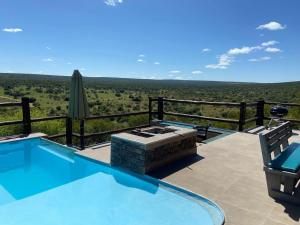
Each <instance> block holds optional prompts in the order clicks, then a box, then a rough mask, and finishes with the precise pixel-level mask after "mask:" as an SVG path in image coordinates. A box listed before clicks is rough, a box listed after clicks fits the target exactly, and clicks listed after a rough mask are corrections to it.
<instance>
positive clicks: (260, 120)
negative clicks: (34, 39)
mask: <svg viewBox="0 0 300 225" xmlns="http://www.w3.org/2000/svg"><path fill="white" fill-rule="evenodd" d="M153 102H156V104H157V110H156V111H153ZM166 102H171V103H178V104H193V105H211V106H215V107H218V106H223V107H234V108H237V109H238V110H239V117H238V119H229V118H219V117H209V116H203V115H195V114H184V113H180V112H171V111H165V106H164V105H165V103H166ZM278 104H280V105H283V106H289V107H300V104H296V103H279V102H265V101H263V100H260V101H257V102H253V103H246V102H240V103H236V102H208V101H194V100H178V99H168V98H163V97H158V98H151V97H149V104H148V111H141V112H132V113H122V114H114V115H98V116H90V117H87V118H85V119H84V120H80V121H79V123H80V126H79V133H75V132H73V121H72V119H71V118H68V117H67V116H51V117H43V118H31V115H30V99H29V98H26V97H24V98H22V101H21V102H4V103H0V108H1V107H21V108H22V116H23V118H22V120H15V121H2V122H0V126H9V125H22V126H23V134H24V135H28V134H30V133H31V132H32V129H31V125H32V123H35V122H42V121H51V120H65V124H66V126H65V127H66V131H65V133H61V134H55V135H51V136H49V139H55V138H60V137H65V138H66V144H67V145H69V146H72V145H73V138H74V137H75V138H78V139H79V148H80V149H84V148H85V147H86V144H85V140H86V139H88V138H92V137H101V136H104V135H110V134H114V133H118V132H123V131H127V130H132V129H135V128H142V127H147V126H149V124H150V123H151V121H152V119H153V117H154V116H156V117H157V119H159V120H163V119H164V117H165V115H167V116H176V117H182V118H192V119H200V120H208V121H217V122H224V123H231V124H236V125H237V126H238V130H239V131H243V130H244V128H245V125H246V124H248V123H251V122H255V123H256V125H257V126H263V125H264V120H269V119H270V117H267V116H265V105H278ZM249 107H252V108H253V107H254V108H256V114H255V115H253V116H252V117H250V118H246V111H247V108H249ZM137 115H148V122H147V123H146V124H142V125H139V126H134V127H127V128H122V129H116V130H110V131H103V132H96V133H85V121H89V120H101V119H111V118H119V117H128V116H137ZM289 121H291V122H293V123H300V120H298V119H289Z"/></svg>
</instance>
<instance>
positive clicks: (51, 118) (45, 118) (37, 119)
mask: <svg viewBox="0 0 300 225" xmlns="http://www.w3.org/2000/svg"><path fill="white" fill-rule="evenodd" d="M66 118H67V116H49V117H42V118H32V119H31V122H44V121H50V120H61V119H66Z"/></svg>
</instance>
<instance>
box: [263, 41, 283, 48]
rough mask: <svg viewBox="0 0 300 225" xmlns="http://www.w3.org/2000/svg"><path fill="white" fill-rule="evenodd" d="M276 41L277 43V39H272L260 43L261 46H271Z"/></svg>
mask: <svg viewBox="0 0 300 225" xmlns="http://www.w3.org/2000/svg"><path fill="white" fill-rule="evenodd" d="M278 43H279V42H278V41H274V40H272V41H267V42H263V43H262V44H261V46H263V47H268V46H271V45H276V44H278Z"/></svg>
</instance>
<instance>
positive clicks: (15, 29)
mask: <svg viewBox="0 0 300 225" xmlns="http://www.w3.org/2000/svg"><path fill="white" fill-rule="evenodd" d="M2 31H4V32H9V33H18V32H22V31H23V29H21V28H4V29H2Z"/></svg>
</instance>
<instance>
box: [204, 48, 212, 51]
mask: <svg viewBox="0 0 300 225" xmlns="http://www.w3.org/2000/svg"><path fill="white" fill-rule="evenodd" d="M210 51H211V49H210V48H204V49H202V52H210Z"/></svg>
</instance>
